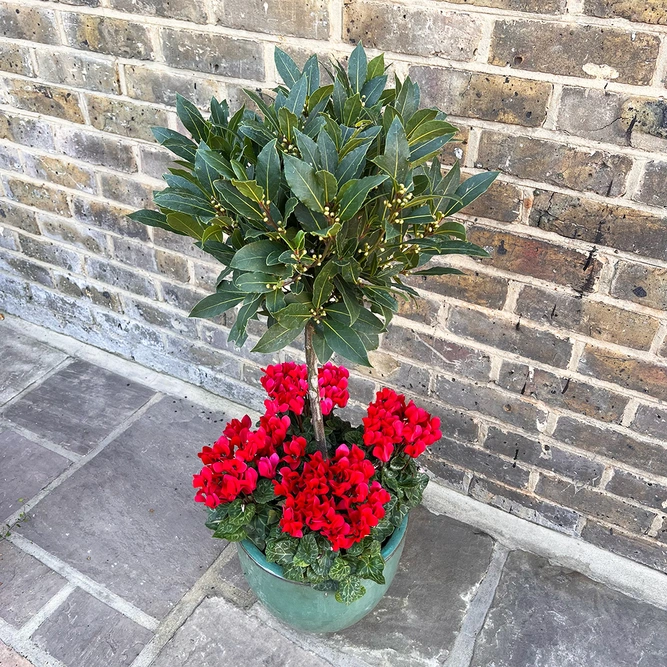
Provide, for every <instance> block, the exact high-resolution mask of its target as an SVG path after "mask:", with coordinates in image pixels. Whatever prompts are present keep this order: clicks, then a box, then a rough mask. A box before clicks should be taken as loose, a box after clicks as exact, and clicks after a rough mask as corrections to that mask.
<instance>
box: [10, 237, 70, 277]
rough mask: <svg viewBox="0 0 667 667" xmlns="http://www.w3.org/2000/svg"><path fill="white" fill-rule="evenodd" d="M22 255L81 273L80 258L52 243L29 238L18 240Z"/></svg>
mask: <svg viewBox="0 0 667 667" xmlns="http://www.w3.org/2000/svg"><path fill="white" fill-rule="evenodd" d="M19 243H20V244H21V251H22V252H23V254H24V255H27V256H28V257H32V258H33V259H38V260H39V261H40V262H44V263H45V264H54V265H55V266H60V267H61V268H63V269H67V270H68V271H74V272H75V273H80V272H81V265H82V264H81V257H80V256H79V255H77V254H76V253H75V252H73V251H72V250H68V249H67V248H63V247H62V246H60V245H56V244H55V243H53V241H47V240H42V239H33V238H32V237H30V236H21V237H20V238H19Z"/></svg>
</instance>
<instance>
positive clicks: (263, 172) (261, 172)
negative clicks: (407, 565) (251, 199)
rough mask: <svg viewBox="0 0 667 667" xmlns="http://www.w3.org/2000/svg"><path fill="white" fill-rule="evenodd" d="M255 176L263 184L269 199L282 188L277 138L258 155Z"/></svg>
mask: <svg viewBox="0 0 667 667" xmlns="http://www.w3.org/2000/svg"><path fill="white" fill-rule="evenodd" d="M255 177H256V179H257V182H258V183H259V185H261V186H262V188H263V189H264V192H265V193H266V196H267V198H268V199H274V198H275V197H276V196H277V195H278V191H279V190H280V181H281V169H280V156H279V155H278V151H277V149H276V140H275V139H274V140H273V141H270V142H269V143H268V144H266V145H265V146H264V148H262V150H261V151H260V153H259V155H258V156H257V168H256V169H255Z"/></svg>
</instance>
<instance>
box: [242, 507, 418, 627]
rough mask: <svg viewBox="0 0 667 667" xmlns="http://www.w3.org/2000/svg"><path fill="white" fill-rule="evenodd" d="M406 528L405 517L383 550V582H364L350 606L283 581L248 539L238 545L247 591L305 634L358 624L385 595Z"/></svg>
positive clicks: (276, 567)
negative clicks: (359, 593) (362, 593)
mask: <svg viewBox="0 0 667 667" xmlns="http://www.w3.org/2000/svg"><path fill="white" fill-rule="evenodd" d="M407 526H408V517H407V516H406V517H405V519H404V520H403V523H402V524H401V525H400V526H399V527H398V528H397V529H396V530H395V531H394V533H393V535H392V536H391V537H390V538H389V541H388V542H387V544H385V546H384V548H383V549H382V556H383V558H384V560H385V566H384V578H385V583H384V584H383V585H380V584H376V583H375V582H374V581H371V580H370V579H364V580H363V584H364V587H365V588H366V595H364V596H363V597H362V598H360V599H359V600H357V601H356V602H353V603H352V604H350V605H345V604H342V603H340V602H337V601H336V598H335V593H334V592H330V591H316V590H315V589H314V588H312V587H311V586H309V585H308V584H302V583H299V582H297V581H290V580H289V579H285V578H284V577H283V576H282V574H283V569H282V567H281V566H280V565H277V564H276V563H269V562H268V561H267V560H266V558H265V556H264V554H263V553H262V552H261V551H260V550H259V549H258V548H257V547H256V546H255V545H254V544H253V543H252V542H251V541H250V540H243V541H242V542H239V543H238V553H239V559H240V560H241V567H242V568H243V574H244V575H245V578H246V580H247V581H248V585H249V586H250V588H251V589H252V590H253V592H254V593H255V595H257V597H258V598H259V600H260V601H261V602H262V604H263V605H264V606H265V607H266V608H267V609H268V610H269V611H270V612H271V613H272V614H273V615H274V616H276V617H277V618H279V619H280V620H281V621H282V622H283V623H286V624H287V625H290V626H292V627H293V628H296V629H297V630H302V631H305V632H337V631H338V630H343V629H344V628H349V627H350V626H351V625H354V624H355V623H357V621H360V620H361V619H362V618H363V617H364V616H366V615H367V614H368V613H370V612H371V611H372V610H373V608H374V607H375V605H377V603H378V602H379V601H380V599H381V598H382V596H383V595H384V594H385V593H386V592H387V589H388V588H389V586H390V585H391V582H392V581H393V580H394V575H395V574H396V570H398V561H399V560H400V559H401V554H402V553H403V546H404V545H405V532H406V528H407Z"/></svg>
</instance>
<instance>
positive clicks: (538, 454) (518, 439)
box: [484, 426, 604, 485]
mask: <svg viewBox="0 0 667 667" xmlns="http://www.w3.org/2000/svg"><path fill="white" fill-rule="evenodd" d="M484 446H485V447H486V448H487V449H490V450H491V451H493V452H496V453H498V454H502V455H503V456H506V457H508V458H510V459H512V460H513V461H515V462H517V463H524V464H530V465H533V466H536V467H537V468H542V469H545V470H550V471H552V472H555V473H556V474H558V475H562V476H563V477H568V478H569V479H572V480H574V481H575V482H578V483H585V484H590V485H593V484H595V483H596V482H597V481H598V480H599V479H600V477H601V476H602V471H603V470H604V466H603V465H602V464H600V463H596V462H595V461H591V460H590V459H588V458H586V457H585V456H582V455H581V454H575V453H574V452H569V451H567V450H565V449H561V448H560V447H552V446H551V445H549V444H547V443H544V442H540V441H539V440H536V439H534V438H527V437H526V436H523V435H519V434H517V433H506V432H504V431H501V430H500V429H499V428H497V427H496V426H492V427H491V428H489V433H488V435H487V436H486V440H485V441H484Z"/></svg>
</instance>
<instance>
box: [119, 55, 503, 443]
mask: <svg viewBox="0 0 667 667" xmlns="http://www.w3.org/2000/svg"><path fill="white" fill-rule="evenodd" d="M275 62H276V67H277V69H278V72H279V74H280V76H281V78H282V79H283V81H284V85H281V86H278V88H276V89H275V91H274V93H275V95H274V96H273V97H272V98H270V99H269V98H267V97H265V96H264V95H262V94H259V93H256V92H254V91H251V90H246V91H245V92H246V94H247V95H248V97H249V98H250V99H251V100H252V102H254V104H255V105H256V107H257V109H258V112H256V111H251V110H250V109H246V108H241V109H239V110H238V111H237V112H236V113H234V114H233V115H231V116H230V112H229V107H228V105H227V103H226V102H225V101H222V102H218V101H217V100H216V99H212V100H211V114H210V118H208V119H206V118H204V117H203V116H202V115H201V113H200V112H199V111H198V109H197V108H196V107H195V106H194V105H193V104H192V103H190V102H188V101H187V100H185V99H184V98H183V97H180V96H179V97H178V99H177V112H178V116H179V118H180V119H181V121H182V123H183V125H184V126H185V128H186V129H187V130H188V132H189V133H190V134H191V136H192V138H191V139H190V138H188V137H186V136H184V135H182V134H179V133H178V132H175V131H174V130H169V129H166V128H154V129H153V133H154V135H155V137H156V139H157V141H158V142H159V143H160V144H162V145H163V146H165V147H166V148H168V149H170V150H171V151H172V152H173V153H174V154H175V155H176V156H177V157H178V160H176V161H175V166H174V168H172V169H170V170H169V173H168V174H165V176H164V179H165V181H166V182H167V188H166V189H164V190H163V191H161V192H156V193H155V195H154V200H155V204H156V205H157V207H158V209H159V211H155V210H149V209H145V210H141V211H137V212H136V213H133V214H132V215H131V216H130V217H131V218H132V219H133V220H136V221H138V222H142V223H144V224H147V225H152V226H154V227H160V228H162V229H166V230H169V231H172V232H174V233H176V234H182V235H187V236H191V237H192V238H193V239H195V245H197V246H198V247H199V248H201V249H202V250H203V251H205V252H207V253H208V254H210V255H211V256H213V257H215V259H217V260H218V261H219V262H220V263H221V264H222V265H223V267H224V268H223V270H222V271H221V273H220V275H219V276H218V280H217V285H216V291H215V293H214V294H211V295H210V296H207V297H206V298H205V299H203V300H202V301H200V302H199V303H198V304H197V305H196V306H195V307H194V308H193V310H192V312H191V313H190V316H191V317H206V318H213V317H216V316H218V315H220V314H222V313H224V312H225V311H227V310H229V309H231V308H233V307H235V306H237V305H240V309H239V311H238V314H237V317H236V321H235V323H234V325H233V326H232V328H231V331H230V333H229V339H230V340H231V341H233V342H235V343H236V344H237V345H239V346H241V345H243V344H244V343H245V341H246V339H247V333H246V327H247V325H248V322H249V321H250V320H251V319H257V318H258V317H259V316H260V315H262V316H265V317H266V318H267V325H268V328H267V330H266V332H265V333H264V335H263V336H262V337H261V338H260V340H259V342H258V343H257V345H255V347H254V348H253V350H254V351H255V352H264V353H267V352H275V351H277V350H280V349H282V348H283V347H285V346H286V345H289V344H290V343H291V342H292V341H294V340H295V339H296V338H297V337H298V336H299V335H300V334H301V333H302V332H304V333H305V352H306V361H307V365H308V378H309V392H310V405H311V409H312V411H313V415H312V421H313V428H314V436H315V440H316V441H317V444H318V447H319V448H320V449H321V451H322V452H323V454H325V456H326V454H327V447H326V438H325V433H324V422H323V419H322V414H321V411H320V401H319V400H318V379H317V378H318V360H319V361H320V362H322V363H324V362H326V361H327V360H328V359H329V358H330V357H331V355H332V354H333V353H334V352H335V353H337V354H339V355H341V356H342V357H345V358H347V359H349V360H351V361H353V362H355V363H358V364H363V365H369V361H368V356H367V352H368V351H369V350H374V349H376V348H377V347H378V344H379V336H380V334H381V333H382V332H383V331H385V330H386V328H387V326H388V324H389V322H390V321H391V319H392V316H393V314H394V313H395V312H397V310H398V299H399V298H411V297H418V296H419V295H418V293H417V292H416V291H415V290H414V289H412V288H411V287H410V286H409V285H407V284H406V283H405V282H404V277H405V276H408V275H443V274H456V273H460V272H459V271H458V270H456V269H454V268H449V267H442V266H435V267H432V268H426V269H424V268H421V267H423V266H424V265H425V264H426V263H427V262H428V261H429V260H430V259H431V258H432V257H434V256H435V255H450V254H462V255H476V256H479V257H484V256H487V253H486V252H485V251H484V250H483V249H482V248H480V247H479V246H476V245H474V244H472V243H470V242H468V241H467V240H466V231H465V228H464V226H463V225H462V224H461V223H459V222H456V221H454V220H452V219H451V216H453V215H454V214H456V213H458V212H459V211H461V209H463V208H464V207H465V206H467V205H468V204H470V203H471V202H472V201H474V200H475V199H476V198H477V197H479V196H480V195H481V194H482V193H483V192H485V191H486V189H487V188H488V187H489V185H490V184H491V183H492V182H493V180H494V179H495V178H496V175H497V174H496V173H482V174H478V175H475V176H472V177H470V178H468V179H467V180H465V181H464V182H463V183H461V174H460V167H459V163H458V162H456V163H455V164H454V166H453V167H452V168H451V169H449V171H447V173H445V174H443V172H442V168H441V164H440V161H439V159H438V154H439V153H440V151H441V150H442V148H443V146H444V145H445V144H446V143H447V142H449V141H451V140H452V139H453V138H454V135H455V134H456V132H457V129H456V128H455V127H454V126H453V125H451V124H450V123H449V122H448V121H447V120H446V115H445V114H444V113H443V112H442V111H439V110H438V109H434V108H429V109H420V108H419V99H420V95H419V86H418V85H417V84H416V83H415V82H413V81H411V80H410V78H409V77H408V78H406V79H405V80H404V81H400V80H399V79H398V77H395V80H394V88H386V84H387V78H388V77H387V74H386V67H385V63H384V56H383V55H379V56H377V57H375V58H373V59H372V60H370V61H369V60H368V59H367V56H366V52H365V51H364V49H363V47H362V45H361V44H360V45H358V46H357V47H356V48H355V49H354V51H353V52H352V53H351V55H350V57H349V60H348V66H347V70H346V69H345V68H344V67H343V66H342V64H340V63H338V62H335V63H333V65H332V68H331V70H329V69H327V68H324V69H325V71H326V72H327V74H328V75H329V79H328V80H331V81H333V83H325V84H322V81H321V71H320V65H319V63H318V60H317V57H316V56H314V55H313V56H311V57H310V58H309V59H308V61H307V62H306V64H305V66H304V68H303V70H300V69H299V68H298V67H297V65H296V64H295V63H294V61H293V60H292V59H291V58H290V57H289V56H288V55H287V54H286V53H285V52H283V51H281V50H280V49H276V51H275Z"/></svg>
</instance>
